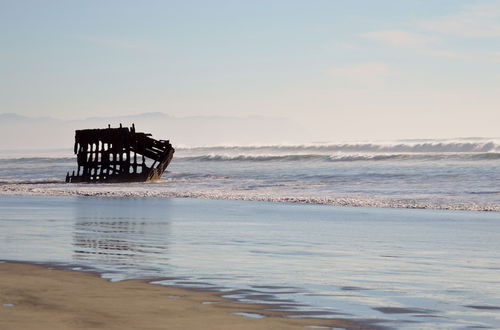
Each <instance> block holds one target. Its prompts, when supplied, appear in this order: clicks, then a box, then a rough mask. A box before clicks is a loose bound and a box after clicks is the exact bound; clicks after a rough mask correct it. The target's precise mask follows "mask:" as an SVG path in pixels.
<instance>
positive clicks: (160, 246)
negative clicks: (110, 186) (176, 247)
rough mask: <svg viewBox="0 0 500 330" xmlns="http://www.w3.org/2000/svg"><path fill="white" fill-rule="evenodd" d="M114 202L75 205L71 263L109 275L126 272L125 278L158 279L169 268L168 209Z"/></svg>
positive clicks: (138, 202) (122, 200) (122, 201)
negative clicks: (151, 277) (96, 269)
mask: <svg viewBox="0 0 500 330" xmlns="http://www.w3.org/2000/svg"><path fill="white" fill-rule="evenodd" d="M115 202H116V203H109V202H107V203H106V202H105V201H103V202H102V205H98V207H92V208H89V207H88V205H89V204H88V203H76V207H75V212H76V214H75V222H74V228H73V261H74V262H75V263H77V264H82V263H83V264H86V265H88V266H89V267H92V268H99V269H107V270H108V271H111V272H123V271H125V272H127V274H128V276H130V275H132V276H134V275H133V274H135V275H136V276H159V275H160V274H161V273H162V272H164V271H165V270H166V269H167V268H168V265H169V263H168V247H169V243H170V241H171V240H170V236H171V235H170V222H169V218H168V215H167V214H166V212H165V211H168V207H165V205H162V211H163V212H157V211H158V210H157V209H156V207H155V205H151V203H148V205H147V206H146V205H140V204H141V203H140V201H134V202H133V203H130V201H129V200H127V199H119V200H117V201H115ZM163 202H165V200H163ZM96 203H99V201H96ZM138 204H139V205H138ZM141 206H144V207H141ZM151 207H152V208H153V209H156V210H152V209H151Z"/></svg>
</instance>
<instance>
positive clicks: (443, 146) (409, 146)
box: [179, 139, 500, 154]
mask: <svg viewBox="0 0 500 330" xmlns="http://www.w3.org/2000/svg"><path fill="white" fill-rule="evenodd" d="M179 150H181V151H205V152H210V151H211V152H213V153H217V152H231V153H234V152H240V153H242V154H246V153H247V152H262V153H268V154H274V153H278V154H282V153H291V154H293V153H306V154H317V153H318V152H319V153H321V154H323V153H328V152H329V153H340V152H341V153H353V152H354V153H393V154H394V153H486V152H496V153H500V141H498V140H496V139H495V140H487V141H475V142H470V141H447V142H439V141H430V142H405V143H345V144H311V145H262V146H215V147H194V148H179Z"/></svg>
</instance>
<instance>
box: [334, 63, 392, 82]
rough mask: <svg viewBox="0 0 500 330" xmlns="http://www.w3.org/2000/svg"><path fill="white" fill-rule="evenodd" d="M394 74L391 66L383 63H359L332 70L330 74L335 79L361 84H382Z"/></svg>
mask: <svg viewBox="0 0 500 330" xmlns="http://www.w3.org/2000/svg"><path fill="white" fill-rule="evenodd" d="M392 73H393V70H392V69H391V68H390V67H389V65H387V64H386V63H383V62H368V63H357V64H352V65H346V66H337V67H334V68H332V69H330V74H332V75H333V76H334V77H335V78H338V79H342V80H349V81H353V82H357V83H361V84H373V83H381V82H383V81H384V80H385V79H386V78H387V77H388V76H389V75H390V74H392Z"/></svg>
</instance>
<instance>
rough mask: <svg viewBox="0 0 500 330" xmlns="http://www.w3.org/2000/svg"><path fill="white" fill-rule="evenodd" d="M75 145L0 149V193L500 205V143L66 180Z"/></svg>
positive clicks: (218, 153)
mask: <svg viewBox="0 0 500 330" xmlns="http://www.w3.org/2000/svg"><path fill="white" fill-rule="evenodd" d="M75 168H76V157H75V156H74V155H72V154H71V151H70V150H47V151H31V152H30V151H3V152H0V194H7V195H9V194H21V195H58V196H63V195H93V196H104V195H109V196H163V197H197V198H207V199H233V200H256V201H279V202H302V203H316V204H331V205H346V206H376V207H390V208H394V207H397V208H432V209H456V210H479V211H500V139H484V138H469V139H454V140H405V141H393V142H384V143H381V142H377V143H374V142H371V143H368V142H360V143H346V144H329V143H316V144H309V145H269V146H209V147H189V148H188V147H179V146H177V148H176V153H175V156H174V160H173V161H172V163H171V165H170V166H169V168H168V172H167V173H166V174H164V176H163V178H162V180H160V181H157V182H153V183H146V184H144V183H139V184H114V185H112V184H107V185H89V184H69V185H68V184H65V183H64V178H65V175H66V173H67V172H71V171H73V170H75Z"/></svg>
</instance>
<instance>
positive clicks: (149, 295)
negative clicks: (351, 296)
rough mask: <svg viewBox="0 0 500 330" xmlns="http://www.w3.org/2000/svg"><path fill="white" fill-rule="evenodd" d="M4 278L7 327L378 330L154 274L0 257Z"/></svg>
mask: <svg viewBox="0 0 500 330" xmlns="http://www.w3.org/2000/svg"><path fill="white" fill-rule="evenodd" d="M0 279H1V280H0V325H1V328H2V329H5V330H10V329H39V330H45V329H47V330H48V329H56V328H64V329H82V328H85V329H198V328H201V327H203V328H204V329H242V330H245V329H304V328H307V327H335V328H344V329H375V328H378V327H377V326H376V325H375V324H373V323H367V322H357V321H353V320H348V319H321V318H307V317H300V318H296V317H291V316H293V314H294V313H293V312H282V311H272V310H269V308H270V305H264V304H251V303H242V302H238V301H236V300H234V299H230V298H227V297H223V296H224V295H225V294H227V293H224V292H215V291H207V290H203V289H201V290H199V289H192V288H181V287H175V286H165V285H155V284H153V283H151V282H153V281H155V280H154V279H147V280H125V281H119V282H110V281H108V280H106V279H104V278H102V277H100V276H99V274H98V273H96V272H80V271H75V270H68V269H64V268H62V267H58V266H51V265H41V264H31V263H24V262H12V261H5V262H4V261H2V262H0ZM271 307H272V305H271ZM235 313H236V314H235ZM238 314H239V315H238Z"/></svg>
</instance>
